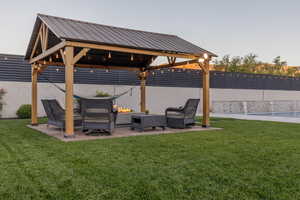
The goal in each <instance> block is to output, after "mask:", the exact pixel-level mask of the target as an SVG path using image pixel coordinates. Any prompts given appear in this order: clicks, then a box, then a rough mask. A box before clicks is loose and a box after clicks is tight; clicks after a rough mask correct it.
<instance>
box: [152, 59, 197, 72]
mask: <svg viewBox="0 0 300 200" xmlns="http://www.w3.org/2000/svg"><path fill="white" fill-rule="evenodd" d="M194 63H199V61H198V59H195V60H189V61H183V62H177V63H174V64H162V65H157V66H150V67H149V68H147V70H156V69H162V68H170V67H177V66H181V65H188V64H194Z"/></svg>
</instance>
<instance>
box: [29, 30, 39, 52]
mask: <svg viewBox="0 0 300 200" xmlns="http://www.w3.org/2000/svg"><path fill="white" fill-rule="evenodd" d="M39 41H40V34H38V35H37V38H36V39H35V42H34V46H33V49H32V52H31V55H30V58H33V56H34V54H35V52H36V48H37V46H38V44H39Z"/></svg>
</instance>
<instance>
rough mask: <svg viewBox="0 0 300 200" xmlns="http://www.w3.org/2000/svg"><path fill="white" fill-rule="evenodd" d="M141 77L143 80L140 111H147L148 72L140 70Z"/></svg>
mask: <svg viewBox="0 0 300 200" xmlns="http://www.w3.org/2000/svg"><path fill="white" fill-rule="evenodd" d="M139 79H140V81H141V85H140V95H141V98H140V111H141V112H146V80H147V72H140V74H139Z"/></svg>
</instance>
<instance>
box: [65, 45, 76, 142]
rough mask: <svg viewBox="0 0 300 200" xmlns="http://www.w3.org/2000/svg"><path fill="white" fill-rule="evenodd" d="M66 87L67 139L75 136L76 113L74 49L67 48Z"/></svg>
mask: <svg viewBox="0 0 300 200" xmlns="http://www.w3.org/2000/svg"><path fill="white" fill-rule="evenodd" d="M65 52H66V55H65V61H66V67H65V79H66V80H65V85H66V96H65V107H66V110H65V112H66V113H65V117H66V119H65V122H66V133H65V137H73V136H74V113H73V83H74V64H73V63H74V61H73V60H74V47H66V49H65Z"/></svg>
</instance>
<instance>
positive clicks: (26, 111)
mask: <svg viewBox="0 0 300 200" xmlns="http://www.w3.org/2000/svg"><path fill="white" fill-rule="evenodd" d="M17 116H18V117H19V118H21V119H28V118H30V117H31V105H30V104H25V105H21V106H20V108H19V109H18V111H17Z"/></svg>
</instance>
